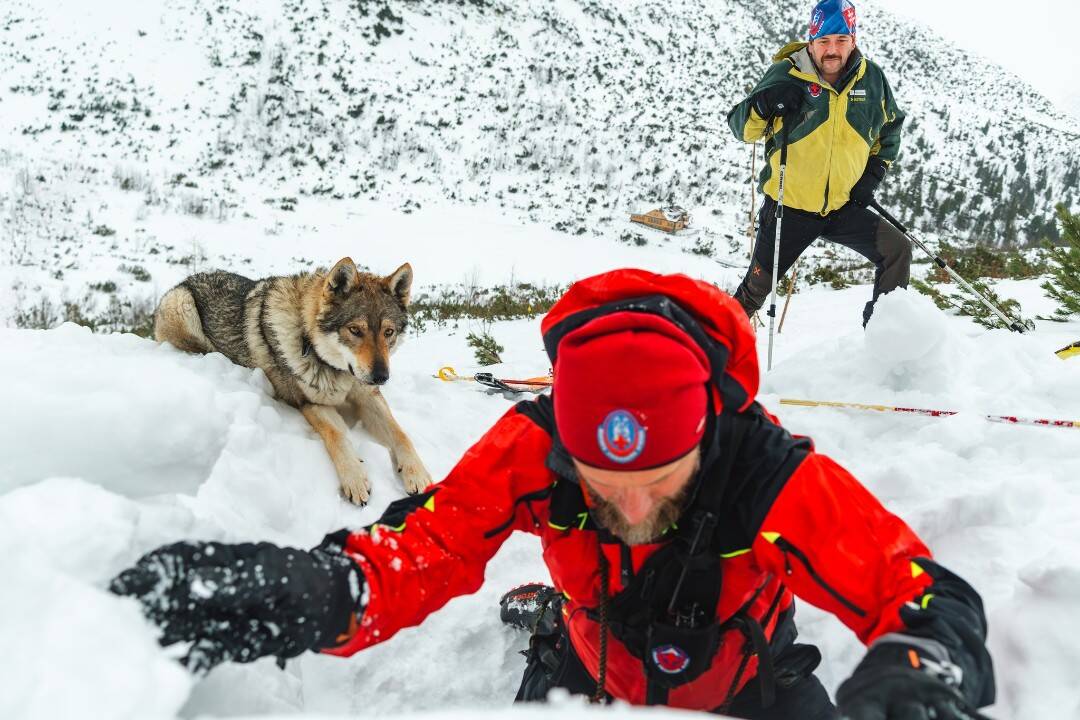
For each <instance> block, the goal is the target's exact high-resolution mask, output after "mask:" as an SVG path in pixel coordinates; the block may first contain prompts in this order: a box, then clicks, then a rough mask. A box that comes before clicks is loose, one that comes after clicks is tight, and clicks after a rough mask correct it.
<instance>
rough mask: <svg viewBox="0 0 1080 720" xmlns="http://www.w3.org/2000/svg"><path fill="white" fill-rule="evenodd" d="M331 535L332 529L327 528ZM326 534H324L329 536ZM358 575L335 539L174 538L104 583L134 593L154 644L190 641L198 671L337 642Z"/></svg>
mask: <svg viewBox="0 0 1080 720" xmlns="http://www.w3.org/2000/svg"><path fill="white" fill-rule="evenodd" d="M331 537H332V536H331ZM328 539H329V538H328ZM362 588H363V575H362V574H361V572H360V569H359V568H358V566H357V565H356V563H355V562H353V561H352V560H350V559H349V558H348V557H346V556H345V555H344V554H342V552H341V548H340V546H334V545H333V544H328V543H326V542H325V541H324V544H323V545H322V546H320V547H317V548H315V549H314V550H310V551H307V550H298V549H295V548H281V547H278V546H276V545H272V544H270V543H265V542H263V543H239V544H232V545H230V544H224V543H216V542H178V543H174V544H172V545H166V546H164V547H160V548H158V549H157V550H154V551H153V552H150V553H147V554H146V555H144V556H143V557H142V558H140V559H139V561H138V562H136V563H135V565H134V566H133V567H131V568H128V569H127V570H124V571H123V572H121V573H120V574H119V575H117V576H116V577H115V578H113V580H112V582H111V583H110V584H109V590H111V591H112V592H114V593H116V594H117V595H127V596H131V597H134V598H136V599H137V600H138V601H139V603H140V604H141V605H142V608H143V612H144V613H145V614H146V616H147V617H148V618H150V619H151V620H152V621H153V622H154V623H155V624H157V625H158V626H159V627H160V628H161V632H162V634H161V637H160V639H159V641H160V642H161V644H162V645H172V644H173V643H178V642H190V643H192V645H191V647H190V648H189V649H188V650H187V652H186V654H185V655H184V656H183V657H182V658H181V660H180V662H181V663H183V665H184V666H185V667H187V668H188V669H189V670H190V671H191V672H193V673H196V674H204V673H206V672H208V671H209V670H210V669H211V668H213V667H214V666H215V665H217V664H219V663H221V662H225V661H233V662H242V663H243V662H252V661H254V660H257V659H258V658H260V657H266V656H268V655H269V656H275V657H277V658H279V661H280V662H284V659H285V658H291V657H296V656H297V655H299V654H301V653H303V652H304V651H305V650H320V649H323V648H327V647H332V646H334V645H336V644H338V641H337V639H338V637H339V636H340V635H342V634H343V633H345V632H347V631H348V629H349V626H350V621H351V620H352V618H353V617H354V615H355V613H357V612H359V611H361V610H362V608H361V607H360V596H361V590H362Z"/></svg>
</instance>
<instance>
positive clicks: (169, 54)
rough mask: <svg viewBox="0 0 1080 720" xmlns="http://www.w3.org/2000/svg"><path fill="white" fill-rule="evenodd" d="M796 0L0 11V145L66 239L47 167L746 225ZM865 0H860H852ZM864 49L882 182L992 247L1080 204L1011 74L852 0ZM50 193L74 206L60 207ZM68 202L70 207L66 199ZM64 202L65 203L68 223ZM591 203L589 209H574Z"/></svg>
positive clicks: (156, 188)
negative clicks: (741, 109)
mask: <svg viewBox="0 0 1080 720" xmlns="http://www.w3.org/2000/svg"><path fill="white" fill-rule="evenodd" d="M804 5H805V3H802V2H798V1H796V0H785V1H784V2H778V3H750V2H746V1H745V0H726V1H725V2H720V3H716V2H704V0H680V1H678V2H671V3H666V4H664V5H663V6H657V5H656V4H655V3H649V2H640V1H634V2H618V3H615V2H610V1H605V0H582V1H578V0H574V1H571V0H550V1H548V2H542V3H529V4H527V5H521V4H516V3H505V2H500V1H497V0H473V1H470V2H463V1H462V2H451V3H445V2H426V1H424V2H412V3H376V2H370V1H369V0H353V2H350V3H336V2H325V1H314V0H311V1H301V0H280V1H278V0H268V1H267V2H262V3H259V4H257V5H251V4H250V3H243V2H239V1H238V0H221V1H215V2H213V3H209V2H205V1H204V0H168V1H166V2H161V3H137V2H134V1H133V0H118V2H111V3H109V5H108V8H107V9H103V8H100V7H97V6H87V5H85V4H84V3H77V2H75V1H74V0H47V1H46V2H41V3H34V4H32V5H24V6H17V7H9V8H8V9H6V10H4V11H3V15H2V17H0V69H2V72H3V74H4V77H5V79H6V82H5V87H4V88H0V104H2V106H3V108H4V113H3V117H2V119H0V128H2V129H3V136H4V137H6V138H7V139H8V140H7V147H6V148H5V150H6V153H5V155H4V158H5V159H6V161H7V164H8V165H9V167H11V171H12V172H13V173H15V172H19V171H25V172H26V173H27V174H28V178H27V179H26V182H32V180H33V178H35V177H40V178H42V181H41V184H42V186H43V187H42V188H41V192H40V194H41V195H42V196H43V197H44V200H43V202H45V203H46V204H48V205H49V212H48V213H47V214H46V216H45V217H43V218H37V222H36V223H35V222H34V220H35V218H27V219H25V222H16V220H18V218H12V220H10V222H11V223H12V229H11V231H10V232H11V233H12V234H15V235H20V236H21V235H23V234H25V233H26V232H27V231H31V232H32V231H33V230H34V229H35V228H36V227H37V226H38V225H40V224H46V225H48V226H49V231H50V232H51V233H52V234H57V232H58V231H59V232H60V234H64V233H66V234H71V235H73V236H76V237H77V239H78V241H79V242H82V241H84V240H85V239H90V240H93V239H94V238H92V237H88V236H87V235H86V230H87V229H91V228H83V229H81V230H80V229H79V228H78V227H72V228H65V226H64V223H65V222H67V223H68V224H71V223H72V222H74V224H75V225H78V221H79V220H80V219H81V215H82V212H81V211H82V208H78V210H77V211H76V215H75V217H70V214H71V212H72V210H71V208H70V207H68V206H65V204H64V203H63V202H61V200H62V199H63V196H64V191H65V186H66V185H69V184H71V183H73V182H86V183H88V184H89V185H90V186H102V185H119V186H121V187H126V188H128V189H131V190H137V191H139V192H141V193H144V194H145V204H146V205H147V206H148V207H150V208H154V207H160V206H161V205H163V204H164V205H166V206H168V207H171V208H174V209H178V210H183V211H188V212H192V213H195V214H203V215H207V216H211V217H217V216H221V215H227V216H231V215H243V214H244V213H245V212H247V213H250V212H253V210H252V206H257V205H259V204H262V203H268V204H270V205H273V206H279V207H286V208H288V207H293V206H295V205H296V204H297V203H303V202H306V199H305V198H308V197H315V196H320V195H325V196H328V197H332V198H342V199H347V198H357V197H378V198H382V199H386V200H390V201H392V202H394V203H396V204H398V205H399V206H400V207H404V208H405V209H407V210H408V209H413V208H414V207H415V206H416V205H418V204H419V205H423V204H425V203H426V202H427V201H428V200H430V199H434V198H443V199H451V200H455V201H465V202H480V201H483V202H488V203H490V204H491V205H493V206H501V207H505V208H507V209H510V210H512V211H514V212H516V213H518V214H525V215H528V216H529V217H531V218H533V219H535V220H538V221H541V222H544V223H547V224H549V225H550V226H553V227H556V228H559V229H563V230H566V231H568V232H571V233H590V232H592V233H599V234H604V235H608V236H612V235H617V230H618V228H619V227H621V226H619V225H616V223H619V222H621V220H622V219H623V215H624V214H625V213H626V211H627V210H628V209H629V208H630V207H631V206H635V205H637V204H646V205H653V204H655V203H657V202H659V201H660V200H667V199H669V198H670V199H674V200H676V201H678V202H681V203H683V204H686V205H689V206H693V207H695V208H698V209H699V212H698V213H697V214H698V215H699V216H700V217H705V216H715V218H716V220H717V221H718V223H719V225H720V230H721V232H723V233H726V234H729V235H730V234H733V233H737V232H739V231H740V230H741V228H742V227H743V225H744V224H745V221H744V219H743V218H744V216H745V210H744V209H743V206H744V205H745V204H746V203H747V202H748V197H747V194H748V193H747V184H748V183H747V178H748V175H749V150H750V148H749V147H748V146H743V145H741V144H740V143H738V142H736V141H735V140H734V139H733V138H731V137H730V134H729V132H728V131H727V129H726V125H725V122H724V115H725V114H726V112H727V110H728V109H729V108H730V106H731V105H732V104H733V103H734V102H735V101H736V100H738V99H740V97H741V96H742V94H743V93H744V92H745V90H746V89H747V88H748V87H749V85H751V84H752V83H753V82H754V81H755V80H756V79H757V78H758V77H759V76H760V75H761V73H762V72H763V71H764V69H765V67H766V66H767V64H768V61H769V57H770V56H771V54H772V53H773V52H774V51H775V50H776V49H777V48H778V47H779V46H780V45H781V44H783V43H784V42H787V41H788V40H791V39H794V38H797V37H799V36H801V35H802V33H803V31H804V28H805V20H806V18H805V17H804V16H805V14H806V8H805V7H804ZM864 6H865V7H864ZM860 12H861V13H862V21H861V30H862V32H861V34H860V44H861V45H862V46H863V47H864V49H865V50H866V51H867V53H868V55H869V56H870V57H872V58H874V59H876V60H877V61H878V62H879V63H880V64H881V65H882V66H883V67H884V68H885V70H886V72H887V73H888V75H889V76H890V78H892V81H893V83H894V86H895V89H896V91H897V94H898V96H899V97H900V100H901V102H902V104H903V105H904V107H905V108H907V109H908V111H909V112H910V117H911V122H910V127H909V131H908V135H907V139H906V141H905V151H904V155H903V158H902V160H901V162H900V163H898V172H897V173H895V174H894V176H893V177H892V178H890V181H889V183H888V184H887V186H886V190H885V194H884V199H885V200H886V201H888V202H889V203H890V204H892V205H893V206H894V207H895V208H896V210H897V212H898V213H899V214H900V215H901V216H905V217H912V218H916V219H918V221H919V222H920V223H922V224H923V225H926V226H927V227H930V228H933V229H947V230H950V231H953V232H956V233H958V234H959V235H961V236H967V235H970V236H971V237H972V238H974V239H978V240H981V241H985V242H994V243H1016V242H1025V241H1027V240H1035V239H1038V238H1039V237H1041V236H1042V235H1043V234H1045V233H1047V232H1051V233H1052V232H1053V229H1052V224H1051V225H1047V224H1046V222H1047V221H1048V220H1049V216H1050V209H1051V208H1052V205H1053V203H1054V202H1058V201H1065V202H1069V203H1072V204H1073V205H1075V204H1076V203H1077V202H1080V198H1077V196H1076V187H1077V186H1078V185H1080V150H1078V145H1077V143H1076V139H1077V138H1078V137H1080V123H1078V122H1077V121H1075V120H1073V119H1070V118H1069V117H1068V116H1066V115H1064V114H1062V113H1060V112H1059V111H1057V110H1056V109H1055V108H1054V107H1053V106H1052V105H1051V104H1050V103H1049V102H1048V101H1046V100H1045V99H1044V98H1042V97H1041V96H1039V95H1038V94H1037V93H1035V92H1034V91H1033V90H1032V89H1031V88H1030V87H1029V86H1027V85H1025V84H1024V83H1023V82H1021V81H1020V80H1019V79H1017V78H1016V77H1014V76H1011V75H1008V74H1006V73H1003V72H1002V71H1000V70H999V69H997V68H995V67H994V66H993V65H991V64H990V63H988V62H986V61H984V60H981V59H979V58H971V57H968V56H966V55H964V54H963V53H961V52H960V51H959V50H957V49H956V48H955V47H953V46H951V45H949V44H948V43H946V42H944V41H943V40H941V39H940V38H938V37H937V36H935V35H934V34H933V33H931V32H930V31H928V30H927V29H925V28H919V27H916V26H913V25H911V24H908V23H904V22H900V21H899V20H896V19H895V18H894V17H892V16H891V15H889V14H887V13H885V12H882V11H879V10H878V9H877V8H876V7H875V6H874V5H873V4H871V3H869V2H867V3H863V4H861V5H860ZM69 205H70V203H69ZM65 214H66V215H65ZM65 217H66V219H65ZM586 218H587V219H586Z"/></svg>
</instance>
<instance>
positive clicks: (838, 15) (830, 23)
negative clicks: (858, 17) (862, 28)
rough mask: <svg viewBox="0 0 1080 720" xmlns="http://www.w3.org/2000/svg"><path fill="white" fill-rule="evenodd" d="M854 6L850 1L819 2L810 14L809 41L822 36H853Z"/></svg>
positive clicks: (822, 0) (830, 0) (831, 0)
mask: <svg viewBox="0 0 1080 720" xmlns="http://www.w3.org/2000/svg"><path fill="white" fill-rule="evenodd" d="M854 34H855V6H854V5H852V4H851V0H821V2H819V3H818V4H817V5H815V6H814V9H813V11H811V13H810V39H811V40H817V39H818V38H819V37H822V36H824V35H854Z"/></svg>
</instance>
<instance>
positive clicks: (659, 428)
mask: <svg viewBox="0 0 1080 720" xmlns="http://www.w3.org/2000/svg"><path fill="white" fill-rule="evenodd" d="M709 378H710V372H709V361H708V359H707V358H706V356H705V353H704V351H702V349H701V348H700V347H699V346H698V345H697V343H696V342H694V340H693V339H692V338H691V337H690V336H689V335H687V334H686V333H685V332H683V331H682V330H680V329H679V328H678V326H676V325H675V324H674V323H672V322H671V321H670V320H666V319H664V318H662V317H660V316H658V315H650V314H647V313H639V312H617V313H612V314H611V315H604V316H601V317H598V318H596V319H595V320H591V321H589V322H588V323H586V324H585V325H583V326H582V327H580V328H578V329H577V330H574V331H572V332H570V333H568V334H567V335H566V337H564V338H563V339H562V341H561V342H560V343H559V348H558V355H557V356H556V361H555V386H554V389H553V393H552V399H553V401H554V403H555V422H556V425H557V427H558V431H559V438H560V439H561V440H562V443H563V446H564V447H565V448H566V449H567V451H568V452H569V453H570V454H571V455H572V456H573V457H575V458H576V459H578V460H579V461H581V462H583V463H585V464H586V465H591V466H593V467H597V468H602V469H605V470H645V469H649V468H654V467H659V466H661V465H666V464H667V463H670V462H672V461H674V460H677V459H679V458H680V457H682V456H683V455H685V454H686V453H688V452H690V451H691V450H693V449H694V447H695V446H696V445H697V444H698V443H699V442H700V441H701V437H702V435H703V434H704V432H705V415H706V412H707V411H708V396H707V386H706V383H708V382H709Z"/></svg>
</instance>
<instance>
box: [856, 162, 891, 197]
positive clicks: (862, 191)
mask: <svg viewBox="0 0 1080 720" xmlns="http://www.w3.org/2000/svg"><path fill="white" fill-rule="evenodd" d="M888 170H889V166H888V165H886V164H885V161H884V160H882V159H881V158H879V157H876V156H874V157H871V158H870V159H869V160H867V161H866V169H865V170H863V174H862V177H860V178H859V179H858V180H857V181H856V182H855V184H854V185H853V186H852V187H851V192H850V193H848V195H849V197H850V198H851V202H853V203H855V204H856V205H858V206H859V207H867V206H868V205H869V204H870V201H871V200H873V199H874V193H875V192H877V189H878V186H879V185H881V181H882V180H884V179H885V173H886V172H888Z"/></svg>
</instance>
